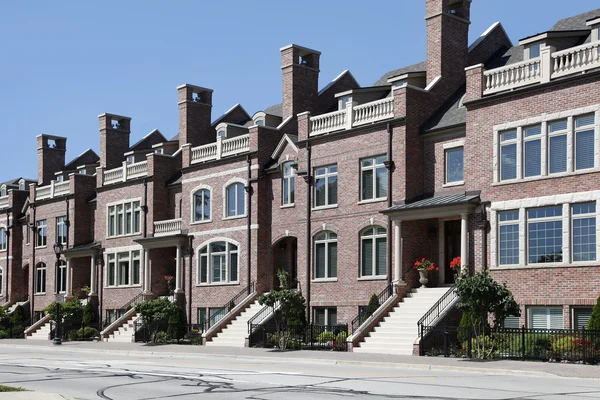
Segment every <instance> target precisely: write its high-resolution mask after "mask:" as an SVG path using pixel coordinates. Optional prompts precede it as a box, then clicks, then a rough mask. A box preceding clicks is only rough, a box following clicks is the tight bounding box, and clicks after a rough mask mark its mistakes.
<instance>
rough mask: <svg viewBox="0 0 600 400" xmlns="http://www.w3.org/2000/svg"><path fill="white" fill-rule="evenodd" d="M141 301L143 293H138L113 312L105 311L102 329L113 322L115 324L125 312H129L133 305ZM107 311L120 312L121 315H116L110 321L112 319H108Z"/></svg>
mask: <svg viewBox="0 0 600 400" xmlns="http://www.w3.org/2000/svg"><path fill="white" fill-rule="evenodd" d="M142 300H144V293H138V294H136V295H135V296H134V297H133V298H132V299H131V300H129V301H128V302H127V303H125V304H123V305H122V306H121V307H120V308H115V309H114V310H106V311H107V315H106V318H104V321H103V322H102V329H105V328H107V327H108V326H109V325H110V324H112V323H113V322H115V321H116V320H118V319H119V318H121V317H122V316H123V315H124V314H125V313H126V312H127V311H129V310H130V309H132V308H133V307H135V305H136V304H137V303H139V302H141V301H142ZM109 311H111V312H118V311H122V313H121V314H120V315H116V316H115V318H114V319H112V318H109Z"/></svg>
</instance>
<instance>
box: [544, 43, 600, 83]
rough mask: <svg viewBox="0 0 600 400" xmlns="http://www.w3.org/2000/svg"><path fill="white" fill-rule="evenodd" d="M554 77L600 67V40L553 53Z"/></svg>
mask: <svg viewBox="0 0 600 400" xmlns="http://www.w3.org/2000/svg"><path fill="white" fill-rule="evenodd" d="M551 63H552V75H551V76H550V77H551V78H552V79H554V78H559V77H561V76H565V75H571V74H576V73H578V72H584V71H587V70H589V69H592V68H598V67H600V41H596V42H591V43H586V44H583V45H581V46H577V47H571V48H569V49H566V50H561V51H556V52H554V53H552V61H551Z"/></svg>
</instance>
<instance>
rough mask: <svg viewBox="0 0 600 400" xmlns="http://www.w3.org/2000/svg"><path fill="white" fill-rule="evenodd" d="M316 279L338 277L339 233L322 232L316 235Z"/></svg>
mask: <svg viewBox="0 0 600 400" xmlns="http://www.w3.org/2000/svg"><path fill="white" fill-rule="evenodd" d="M314 274H315V276H314V277H315V279H324V278H335V277H337V235H336V234H335V233H333V232H328V231H326V232H321V233H319V234H318V235H316V236H315V272H314Z"/></svg>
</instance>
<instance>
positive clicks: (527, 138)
mask: <svg viewBox="0 0 600 400" xmlns="http://www.w3.org/2000/svg"><path fill="white" fill-rule="evenodd" d="M536 127H539V128H540V132H539V133H537V134H535V135H532V136H527V131H528V130H530V129H533V128H536ZM542 136H543V132H542V126H541V124H535V125H529V126H526V127H524V128H523V152H522V153H523V154H522V157H523V160H522V162H521V167H522V168H523V171H522V172H521V176H522V177H524V178H533V177H540V176H542V174H543V165H542V164H543V162H542V160H543V159H544V154H543V150H544V149H543V147H544V146H543V145H542ZM536 141H539V142H540V173H539V174H537V175H531V176H527V162H526V160H527V143H528V142H536Z"/></svg>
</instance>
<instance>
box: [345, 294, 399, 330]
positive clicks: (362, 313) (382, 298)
mask: <svg viewBox="0 0 600 400" xmlns="http://www.w3.org/2000/svg"><path fill="white" fill-rule="evenodd" d="M393 294H394V283H393V282H390V283H388V284H387V285H386V287H385V289H383V290H382V291H381V293H379V295H378V296H377V300H378V301H379V307H381V305H382V304H383V303H385V302H386V301H387V299H389V298H390V297H392V295H393ZM379 307H378V308H379ZM370 316H371V314H368V315H367V312H366V310H359V312H358V315H357V316H356V317H354V319H353V320H352V322H351V324H350V325H351V327H352V332H353V333H354V332H356V330H357V329H358V328H359V327H360V326H361V325H362V324H363V322H365V321H366V320H367V319H368V318H369V317H370Z"/></svg>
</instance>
